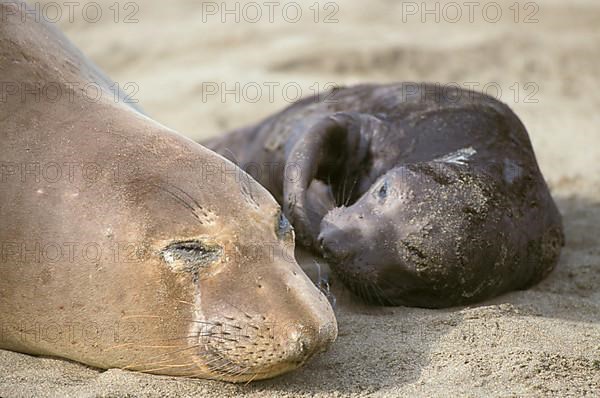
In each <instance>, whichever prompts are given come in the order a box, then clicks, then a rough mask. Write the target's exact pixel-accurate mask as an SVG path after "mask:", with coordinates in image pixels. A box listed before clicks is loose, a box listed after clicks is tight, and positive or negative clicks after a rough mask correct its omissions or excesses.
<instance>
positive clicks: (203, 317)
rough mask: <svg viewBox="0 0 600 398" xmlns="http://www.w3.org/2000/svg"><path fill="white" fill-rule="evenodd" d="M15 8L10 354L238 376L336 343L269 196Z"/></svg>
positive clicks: (8, 126) (2, 218) (6, 53)
mask: <svg viewBox="0 0 600 398" xmlns="http://www.w3.org/2000/svg"><path fill="white" fill-rule="evenodd" d="M20 6H23V3H18V4H17V3H15V2H14V1H11V2H0V15H2V16H3V17H4V19H3V20H2V21H1V23H0V76H1V79H2V82H3V83H7V85H5V87H9V85H8V83H10V87H12V89H11V90H10V92H4V93H3V94H6V96H4V97H3V98H2V99H3V101H2V103H1V104H0V147H1V148H2V151H1V153H0V172H1V174H0V348H3V349H9V350H14V351H20V352H25V353H30V354H36V355H49V356H57V357H63V358H68V359H72V360H75V361H79V362H83V363H85V364H88V365H92V366H95V367H100V368H124V369H130V370H138V371H143V372H150V373H158V374H166V375H175V376H189V377H201V378H212V379H220V380H227V381H234V382H245V381H250V380H258V379H265V378H269V377H273V376H276V375H279V374H281V373H284V372H288V371H290V370H293V369H296V368H298V367H299V366H301V365H302V364H304V363H305V362H306V361H307V360H308V359H309V358H310V357H311V356H312V355H314V354H315V353H317V352H319V351H322V350H324V349H325V348H327V347H328V346H329V345H330V344H331V343H332V342H333V340H335V337H336V334H337V326H336V320H335V317H334V314H333V311H332V309H331V307H330V305H329V303H328V302H327V299H326V298H325V297H324V296H323V295H322V294H321V293H320V292H319V291H318V289H317V288H316V287H315V286H314V285H313V284H312V282H311V281H310V280H309V279H308V277H306V276H305V275H304V274H303V272H302V270H301V269H300V268H299V266H298V264H297V263H296V262H295V261H294V258H293V255H286V254H287V253H288V252H291V253H293V247H294V237H293V232H292V230H291V228H290V227H289V225H287V224H286V223H285V221H284V218H283V217H282V216H281V210H280V206H279V205H278V204H277V202H276V201H275V200H274V199H273V197H272V196H271V195H270V194H269V193H268V192H267V190H266V189H264V188H263V187H261V186H260V185H259V184H258V183H256V182H255V181H253V180H252V179H251V178H249V177H248V176H247V175H246V174H245V173H243V172H241V171H240V170H239V169H238V168H237V167H235V166H234V165H233V164H231V163H230V162H229V161H227V160H225V159H223V158H222V157H221V156H219V155H217V154H216V153H214V152H212V151H209V150H208V149H206V148H204V147H202V146H200V145H198V144H197V143H195V142H193V141H191V140H189V139H187V138H185V137H183V136H181V135H179V134H177V133H175V132H173V131H171V130H169V129H167V128H166V127H164V126H162V125H160V124H158V123H156V122H155V121H153V120H151V119H149V118H147V117H145V116H143V115H141V114H140V113H138V112H137V111H135V110H134V109H132V108H131V107H129V106H126V105H125V104H124V103H123V102H119V103H115V102H114V99H113V95H112V93H111V92H109V91H108V85H109V83H107V82H108V81H109V80H108V79H107V78H105V77H104V76H103V75H102V74H101V73H100V72H99V71H98V70H97V69H96V68H95V67H94V66H93V65H92V64H91V63H90V61H89V60H87V59H86V58H85V57H84V56H83V55H82V54H81V53H80V52H79V51H78V50H77V49H76V48H75V47H74V46H73V45H72V44H71V43H70V42H69V41H68V40H67V39H66V38H65V37H64V36H63V35H62V34H60V32H58V31H57V30H56V29H54V28H53V27H52V26H50V25H46V24H41V23H35V22H34V21H35V18H34V17H32V15H31V14H29V15H24V8H23V7H20ZM87 84H93V85H94V86H96V87H98V88H99V89H100V90H101V92H102V94H103V96H102V97H101V98H97V97H96V96H94V98H88V97H86V96H85V91H84V90H83V88H84V87H85V86H86V85H87ZM23 87H24V88H26V89H27V92H25V91H23V90H24V88H23ZM58 93H61V94H58ZM90 94H91V92H90ZM199 167H205V168H206V169H207V170H208V169H209V168H210V170H212V171H211V172H207V173H205V174H204V175H199V174H198V173H197V170H198V168H199ZM223 170H226V171H227V174H226V175H224V174H223V173H220V171H223ZM224 177H225V178H224Z"/></svg>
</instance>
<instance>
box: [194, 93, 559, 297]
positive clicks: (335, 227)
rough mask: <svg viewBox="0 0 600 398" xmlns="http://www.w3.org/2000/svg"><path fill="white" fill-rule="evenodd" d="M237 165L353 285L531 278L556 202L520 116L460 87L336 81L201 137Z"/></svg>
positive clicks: (486, 287) (546, 256) (478, 288)
mask: <svg viewBox="0 0 600 398" xmlns="http://www.w3.org/2000/svg"><path fill="white" fill-rule="evenodd" d="M204 144H205V145H206V146H208V147H209V148H211V149H213V150H215V151H216V152H218V153H221V154H223V155H224V156H226V157H229V158H230V159H231V160H233V161H235V162H237V163H238V165H240V166H241V167H242V168H245V169H247V171H248V172H250V173H251V174H252V175H253V176H254V177H255V178H256V179H257V180H258V181H259V182H260V183H261V184H262V185H264V186H265V187H267V188H268V189H269V191H271V193H273V195H275V197H276V198H277V200H278V201H279V202H280V203H281V204H282V206H283V207H284V209H285V212H286V215H287V216H288V218H289V220H290V221H291V222H292V224H293V225H294V227H295V229H296V232H297V236H298V238H299V239H298V240H299V241H300V242H301V243H302V244H303V245H305V246H307V247H310V248H313V249H315V250H316V251H318V252H319V253H321V254H323V255H324V256H325V258H327V259H329V260H330V263H331V265H332V268H333V270H334V271H335V273H336V274H337V275H338V276H339V277H340V279H341V280H342V281H343V282H345V283H346V285H347V286H348V287H349V288H350V289H351V290H352V291H354V292H355V293H356V294H358V295H360V296H362V297H364V298H365V299H367V300H368V301H370V302H373V303H379V304H384V305H411V306H420V307H447V306H453V305H458V304H465V303H472V302H476V301H479V300H482V299H485V298H489V297H493V296H496V295H498V294H500V293H503V292H506V291H509V290H513V289H521V288H526V287H528V286H531V285H532V284H534V283H536V282H538V281H539V280H541V279H542V278H543V277H544V276H546V275H547V274H548V273H549V272H550V271H551V270H552V269H553V267H554V266H555V265H556V263H557V260H558V257H559V254H560V250H561V246H562V245H563V242H564V237H563V229H562V222H561V217H560V214H559V212H558V210H557V208H556V206H555V204H554V202H553V200H552V197H551V196H550V193H549V190H548V187H547V185H546V183H545V181H544V179H543V177H542V174H541V172H540V170H539V168H538V165H537V161H536V158H535V155H534V152H533V149H532V146H531V143H530V140H529V137H528V134H527V131H526V129H525V127H524V126H523V124H522V123H521V121H520V120H519V118H518V117H517V116H516V115H515V114H514V113H513V112H512V111H511V110H510V109H509V107H508V106H506V105H504V104H502V103H501V102H500V101H498V100H496V99H494V98H491V97H489V96H485V95H483V94H478V93H475V92H472V91H467V90H461V89H458V88H452V89H450V90H448V88H447V87H446V88H444V89H443V90H442V89H440V87H438V86H433V85H425V84H415V83H404V84H390V85H360V86H355V87H349V88H340V89H335V90H333V91H332V92H330V93H325V94H323V95H321V96H319V97H318V98H308V99H304V100H302V101H300V102H298V103H296V104H293V105H291V106H289V107H288V108H286V109H285V110H283V111H282V112H280V113H278V114H276V115H274V116H272V117H269V118H267V119H266V120H264V121H263V122H261V123H259V124H257V125H255V126H251V127H246V128H243V129H240V130H237V131H234V132H232V133H230V134H228V135H224V136H222V137H217V138H214V139H212V140H209V141H208V142H205V143H204Z"/></svg>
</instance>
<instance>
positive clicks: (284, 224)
mask: <svg viewBox="0 0 600 398" xmlns="http://www.w3.org/2000/svg"><path fill="white" fill-rule="evenodd" d="M276 231H277V236H278V237H279V239H292V240H294V228H293V227H292V224H290V222H289V220H288V219H287V217H286V216H285V215H284V214H283V212H281V211H280V212H279V217H278V218H277V226H276Z"/></svg>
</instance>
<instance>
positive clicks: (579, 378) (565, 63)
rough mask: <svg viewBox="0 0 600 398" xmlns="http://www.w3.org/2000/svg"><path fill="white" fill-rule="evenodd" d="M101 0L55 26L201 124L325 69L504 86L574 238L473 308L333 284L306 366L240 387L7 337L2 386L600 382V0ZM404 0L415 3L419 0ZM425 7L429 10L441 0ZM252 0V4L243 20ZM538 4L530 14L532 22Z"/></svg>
mask: <svg viewBox="0 0 600 398" xmlns="http://www.w3.org/2000/svg"><path fill="white" fill-rule="evenodd" d="M45 3H48V2H45ZM59 3H60V2H59ZM98 3H99V4H100V5H101V7H102V10H103V12H104V15H103V18H102V19H101V20H100V21H99V22H97V23H89V22H87V21H85V20H84V19H83V18H82V17H81V13H79V14H78V13H75V15H74V21H73V22H69V21H68V20H63V21H62V22H61V23H60V24H59V25H60V27H61V28H62V29H63V30H64V31H65V32H66V33H67V35H68V36H69V37H70V38H71V39H72V40H73V41H74V42H75V43H76V44H77V45H78V46H79V47H80V48H81V49H82V50H83V51H84V52H86V53H87V54H89V55H90V56H91V57H92V58H93V59H94V61H95V62H97V63H98V64H99V65H100V66H101V67H102V68H103V69H105V70H106V71H107V72H108V74H109V75H111V76H112V77H113V78H114V79H115V80H116V81H117V82H118V83H119V84H120V86H121V87H122V88H123V87H125V85H126V84H127V83H135V84H136V86H131V85H130V86H128V88H129V89H128V92H132V91H131V90H132V87H134V88H138V92H137V93H136V94H135V95H134V98H136V99H138V100H139V102H140V105H142V107H143V108H144V110H145V111H146V112H147V113H148V114H149V115H150V116H152V117H154V118H156V119H157V120H159V121H161V122H162V123H164V124H165V125H167V126H169V127H172V128H174V129H176V130H178V131H180V132H182V133H183V134H186V135H188V136H190V137H193V138H201V137H208V136H211V135H215V134H219V133H221V132H223V131H225V130H227V129H229V128H233V127H237V126H241V125H244V124H247V123H251V122H254V121H256V120H258V119H259V118H261V117H263V116H266V115H268V114H269V113H272V112H275V111H277V110H279V109H281V108H282V107H283V106H285V105H286V104H287V103H288V100H291V99H293V97H294V96H295V93H294V92H293V90H292V89H293V88H294V87H296V88H297V87H298V86H300V87H301V88H302V93H303V94H304V95H309V94H311V93H312V92H313V91H311V87H312V90H314V89H316V88H323V87H325V85H326V84H327V83H335V84H351V83H356V82H367V81H371V82H392V81H401V80H404V81H431V82H438V83H440V84H444V83H448V82H455V83H457V84H458V85H461V86H467V85H471V86H475V87H479V88H483V87H486V88H487V89H489V90H490V93H493V91H492V90H493V89H494V87H497V86H498V85H499V86H500V87H501V88H502V95H501V99H502V100H504V101H505V102H507V103H508V104H509V105H510V106H511V107H513V109H514V110H515V111H516V112H517V113H518V114H519V115H520V116H521V118H522V119H523V121H524V123H525V125H526V126H527V127H528V129H529V132H530V134H531V138H532V141H533V144H534V147H535V150H536V153H537V156H538V160H539V162H540V166H541V168H542V171H543V172H544V175H545V177H546V178H547V180H548V182H549V185H550V186H551V189H552V192H553V194H554V196H555V198H556V200H557V203H558V205H559V207H560V210H561V212H562V214H563V216H564V223H565V229H566V235H567V245H566V247H565V249H564V251H563V255H562V258H561V261H560V263H559V265H558V267H557V269H556V270H555V271H554V272H553V273H552V274H551V275H550V276H549V277H548V278H547V279H546V280H545V281H543V282H542V283H540V284H539V285H538V286H535V287H534V288H532V289H530V290H527V291H520V292H514V293H510V294H506V295H503V296H501V297H498V298H496V299H494V300H490V301H488V302H484V303H481V304H479V305H473V306H469V307H457V308H451V309H447V310H423V309H413V308H403V307H399V308H373V307H366V306H364V305H361V304H360V303H357V302H356V301H355V300H353V299H352V298H351V297H350V296H349V295H348V293H347V292H345V291H344V290H343V288H342V287H341V286H337V288H336V294H337V297H338V306H337V308H336V312H337V316H338V322H339V330H340V335H339V338H338V340H337V342H336V343H335V345H334V346H333V347H332V348H331V350H330V351H329V352H327V353H325V354H323V355H320V356H319V357H317V358H315V359H314V360H313V361H312V362H310V363H309V364H308V365H307V366H306V367H304V368H303V369H300V370H298V371H296V372H293V373H291V374H288V375H285V376H283V377H280V378H277V379H274V380H270V381H264V382H256V383H252V384H250V385H233V384H227V383H221V382H214V381H203V380H185V379H175V378H166V377H159V376H152V375H145V374H137V373H131V372H124V371H121V370H108V371H98V370H95V369H90V368H87V367H85V366H82V365H79V364H76V363H71V362H66V361H62V360H57V359H49V358H34V357H31V356H27V355H22V354H17V353H12V352H6V351H0V396H2V397H19V396H26V397H28V396H36V397H45V396H50V397H68V396H76V397H79V396H84V397H95V396H110V397H114V396H117V397H125V396H132V397H133V396H156V397H179V396H199V397H238V396H249V397H258V396H265V397H280V396H281V397H309V396H311V397H312V396H317V397H341V396H376V397H380V396H381V397H388V396H389V397H398V396H411V397H412V396H423V397H429V396H482V397H490V396H492V397H512V396H515V397H517V396H519V397H521V396H526V397H538V396H574V397H580V396H585V395H588V396H597V394H598V393H599V392H600V247H598V245H597V240H598V237H599V236H600V131H598V129H599V127H598V126H600V112H598V109H600V95H599V91H600V74H599V73H598V71H600V53H599V51H600V4H599V3H598V2H597V1H596V0H578V1H569V2H564V1H558V0H557V1H546V0H544V1H541V2H538V3H532V4H533V5H534V6H528V7H529V8H526V5H525V4H526V2H521V3H519V9H520V13H519V15H518V22H517V23H516V22H515V13H514V8H513V9H510V8H509V7H511V5H513V3H515V2H514V0H506V1H500V0H496V2H495V3H496V4H498V5H499V6H500V8H501V10H502V11H503V15H502V17H501V18H500V20H499V21H498V22H497V23H492V22H491V21H492V20H493V19H494V18H495V14H494V9H490V8H488V9H487V13H486V14H485V18H484V14H483V12H482V8H483V6H479V7H478V8H476V9H475V12H474V15H473V22H471V21H470V20H469V13H468V9H467V8H465V7H463V8H462V12H463V15H462V17H461V18H459V19H458V20H457V21H456V22H450V21H448V19H456V18H455V17H456V13H455V12H453V11H452V10H451V9H449V8H446V9H445V10H446V12H445V14H444V8H443V7H444V6H446V3H445V2H442V3H440V6H439V7H440V13H441V14H442V15H440V17H441V18H440V22H439V23H438V22H436V21H435V15H425V17H426V18H427V19H426V20H425V21H422V17H421V16H420V15H416V16H415V15H409V14H407V13H403V12H402V11H403V10H405V11H411V10H413V8H409V9H407V8H406V7H407V6H410V4H408V3H409V2H404V3H402V2H400V1H392V0H378V1H373V0H370V1H356V0H352V1H337V2H336V3H335V4H337V6H338V7H339V11H338V12H337V13H336V14H335V16H333V17H332V18H337V20H338V22H337V23H325V21H324V20H325V18H326V17H327V16H328V15H329V14H330V13H331V12H332V11H335V8H328V9H325V4H326V2H325V1H323V2H321V3H319V5H320V11H321V12H320V13H319V16H318V23H315V21H314V17H315V15H314V13H313V11H312V10H310V9H309V7H310V5H311V4H312V3H314V2H313V1H308V2H306V3H300V2H298V3H297V4H300V6H301V9H302V10H303V15H304V17H303V19H302V20H301V21H299V22H297V23H291V22H287V21H286V20H284V19H283V18H282V15H281V11H280V12H279V13H277V12H276V13H275V14H274V22H273V23H270V22H269V20H268V15H267V12H266V11H267V9H266V8H265V9H263V14H265V15H263V17H262V18H261V20H260V22H258V23H251V22H250V21H248V20H246V21H243V20H242V21H241V22H240V23H236V22H235V21H234V17H235V16H229V17H227V18H228V19H227V21H226V23H222V22H221V20H220V16H218V15H217V16H210V15H206V14H204V16H205V21H203V13H202V6H201V2H199V1H185V0H180V1H173V0H172V1H169V2H166V1H149V0H144V1H143V2H139V11H138V12H137V13H136V15H135V18H137V19H138V20H139V22H137V23H131V24H126V23H123V19H124V18H125V16H126V15H127V14H129V13H130V12H131V11H135V10H134V9H132V8H129V9H124V7H125V3H124V2H123V3H119V6H120V9H121V13H120V15H119V21H120V22H119V23H115V22H114V15H113V13H112V11H111V10H110V9H109V6H110V5H111V4H112V3H114V1H112V0H110V1H108V0H107V1H98ZM220 3H221V2H220V1H219V2H217V3H216V4H217V6H219V5H220ZM227 3H228V4H229V7H233V5H232V4H233V2H231V1H230V2H227ZM257 3H258V4H263V2H261V1H259V2H257ZM456 3H458V4H459V5H460V4H463V2H460V1H459V2H456ZM456 3H455V4H456ZM61 4H62V3H61ZM243 4H244V3H242V5H243ZM403 4H404V5H403ZM414 4H415V5H416V7H417V9H418V8H419V7H422V6H421V2H420V1H419V2H415V3H414ZM536 5H537V7H539V10H537V9H536V8H535V6H536ZM427 6H428V7H429V9H435V8H434V7H435V4H434V3H433V2H429V3H428V5H427ZM329 7H331V6H329ZM403 7H404V8H403ZM446 7H448V6H446ZM531 7H533V8H531ZM279 9H280V8H279ZM536 10H537V11H536ZM247 11H248V12H247V15H246V19H249V18H253V17H254V15H255V14H251V13H250V10H249V9H248V10H247ZM288 11H289V10H288ZM532 13H533V14H534V15H533V16H531V15H530V14H532ZM290 15H291V16H292V17H293V13H291V11H290ZM444 16H445V17H446V18H445V19H446V20H444ZM288 17H289V15H288ZM486 18H487V20H486ZM532 18H533V19H537V20H538V22H533V23H525V20H528V21H529V22H532V21H531V19H532ZM242 19H243V18H242ZM290 19H291V18H290ZM330 19H331V18H330ZM236 82H237V83H239V84H240V87H243V88H245V89H246V92H245V93H244V92H242V93H241V94H240V97H241V98H239V100H236V98H235V95H234V94H229V95H228V96H226V98H224V100H223V99H222V98H220V97H221V96H220V95H209V93H210V91H207V90H210V89H211V88H214V86H215V84H216V86H217V87H219V85H221V84H222V83H225V88H226V89H229V90H231V89H235V85H236ZM275 82H277V83H279V86H276V87H275V89H274V93H273V98H269V94H270V93H269V89H268V85H269V84H271V85H273V84H274V83H275ZM272 83H273V84H272ZM472 83H477V84H478V85H475V84H472ZM286 84H287V85H288V86H286V87H287V88H288V89H290V92H289V93H287V94H286V93H284V90H283V87H284V85H286ZM515 84H518V88H517V86H515ZM256 86H259V87H262V93H261V94H262V95H261V96H260V98H258V99H257V98H256V97H257V95H256V93H257V92H258V91H257V90H255V91H254V92H251V89H252V88H254V89H256ZM511 87H512V88H511ZM219 90H220V89H219ZM515 93H518V94H519V95H518V96H515ZM203 94H204V95H203ZM203 97H204V98H203Z"/></svg>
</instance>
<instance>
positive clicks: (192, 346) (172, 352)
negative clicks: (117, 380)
mask: <svg viewBox="0 0 600 398" xmlns="http://www.w3.org/2000/svg"><path fill="white" fill-rule="evenodd" d="M200 346H201V344H194V345H191V346H189V347H186V348H182V349H181V350H175V351H170V352H165V353H163V354H159V355H155V356H152V357H149V358H148V359H150V360H152V359H155V358H161V357H164V356H165V355H173V354H178V353H181V352H184V351H187V350H193V349H195V348H198V347H200ZM130 366H132V365H127V366H125V368H129V367H130ZM125 368H124V369H125Z"/></svg>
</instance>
